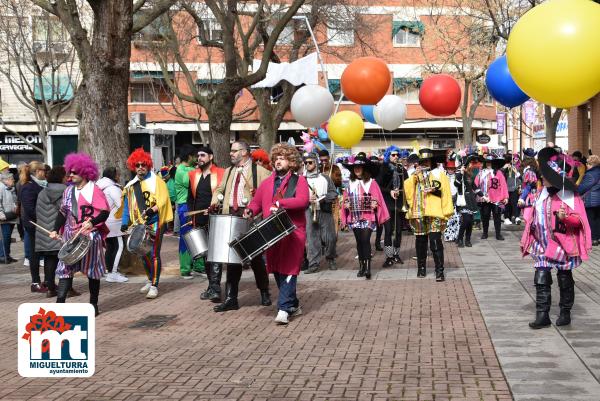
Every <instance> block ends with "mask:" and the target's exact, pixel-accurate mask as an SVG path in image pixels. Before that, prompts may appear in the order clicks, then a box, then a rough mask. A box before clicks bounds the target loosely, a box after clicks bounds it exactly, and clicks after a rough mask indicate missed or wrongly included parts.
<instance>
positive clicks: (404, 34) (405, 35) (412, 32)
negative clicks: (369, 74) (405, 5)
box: [392, 21, 425, 47]
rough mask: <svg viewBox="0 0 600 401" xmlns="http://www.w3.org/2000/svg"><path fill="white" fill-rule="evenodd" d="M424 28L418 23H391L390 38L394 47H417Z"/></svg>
mask: <svg viewBox="0 0 600 401" xmlns="http://www.w3.org/2000/svg"><path fill="white" fill-rule="evenodd" d="M424 32H425V26H424V25H423V23H422V22H420V21H393V23H392V38H393V42H394V45H395V46H407V47H418V46H420V45H421V36H422V35H423V34H424Z"/></svg>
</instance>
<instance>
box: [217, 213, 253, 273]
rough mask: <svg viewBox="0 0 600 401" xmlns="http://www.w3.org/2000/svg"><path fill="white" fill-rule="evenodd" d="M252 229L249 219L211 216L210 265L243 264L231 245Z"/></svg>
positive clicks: (223, 215)
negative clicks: (235, 239)
mask: <svg viewBox="0 0 600 401" xmlns="http://www.w3.org/2000/svg"><path fill="white" fill-rule="evenodd" d="M249 227H250V222H249V221H248V220H247V219H244V218H242V217H237V216H229V215H225V214H213V215H210V216H209V229H208V253H207V255H206V261H207V262H209V263H227V264H242V259H241V258H240V256H239V255H238V254H237V252H236V251H234V250H233V249H232V248H231V247H230V246H229V243H230V242H231V241H232V240H233V239H234V238H236V237H239V236H240V235H242V234H243V233H245V232H246V231H248V228H249Z"/></svg>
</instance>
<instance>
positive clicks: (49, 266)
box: [37, 253, 58, 291]
mask: <svg viewBox="0 0 600 401" xmlns="http://www.w3.org/2000/svg"><path fill="white" fill-rule="evenodd" d="M40 256H43V257H44V276H45V277H44V278H45V281H46V286H47V287H48V291H56V283H55V281H54V280H55V278H54V277H55V275H56V266H58V253H57V254H55V255H49V254H47V253H46V254H39V253H38V255H37V258H38V260H39V259H40Z"/></svg>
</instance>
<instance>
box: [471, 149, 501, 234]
mask: <svg viewBox="0 0 600 401" xmlns="http://www.w3.org/2000/svg"><path fill="white" fill-rule="evenodd" d="M503 165H504V158H495V157H493V156H488V157H487V158H486V159H485V165H484V168H483V169H481V171H479V173H478V174H477V177H475V188H476V193H477V196H478V197H479V208H480V209H481V222H482V226H483V234H482V235H481V239H486V238H487V237H488V229H489V227H490V215H492V216H493V219H494V230H495V231H496V239H497V240H498V241H504V237H503V236H502V233H501V230H502V210H503V208H504V206H505V205H506V204H507V203H508V188H507V186H506V179H505V178H504V174H502V171H501V168H502V166H503Z"/></svg>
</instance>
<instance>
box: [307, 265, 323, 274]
mask: <svg viewBox="0 0 600 401" xmlns="http://www.w3.org/2000/svg"><path fill="white" fill-rule="evenodd" d="M318 271H319V265H316V266H312V267H309V268H308V269H306V271H305V272H304V274H312V273H316V272H318Z"/></svg>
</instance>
